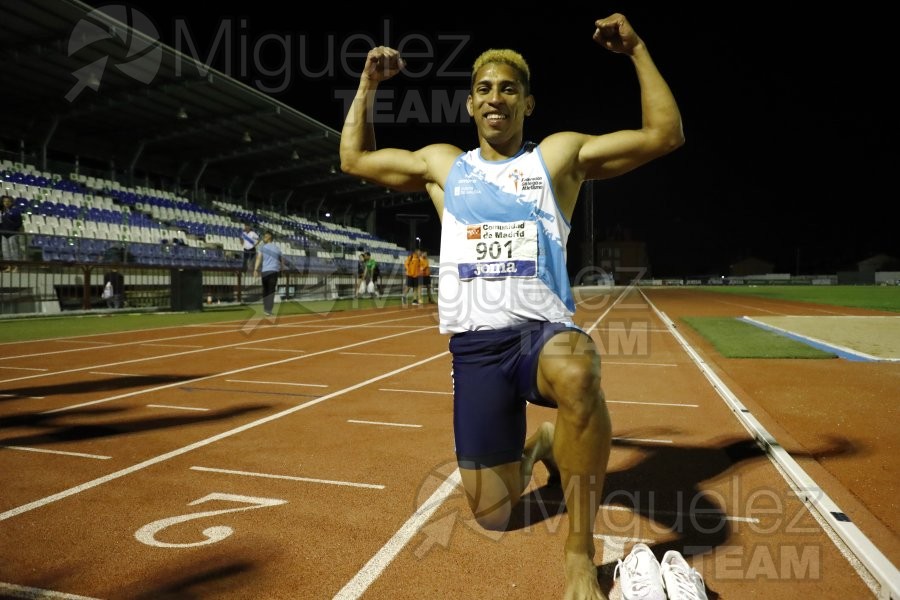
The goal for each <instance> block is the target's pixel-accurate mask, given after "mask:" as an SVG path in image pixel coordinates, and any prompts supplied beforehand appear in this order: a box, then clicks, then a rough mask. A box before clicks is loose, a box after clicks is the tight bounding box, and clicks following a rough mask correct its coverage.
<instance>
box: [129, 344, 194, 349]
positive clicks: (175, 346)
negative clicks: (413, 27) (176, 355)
mask: <svg viewBox="0 0 900 600" xmlns="http://www.w3.org/2000/svg"><path fill="white" fill-rule="evenodd" d="M141 346H152V347H154V348H203V346H199V345H197V344H141Z"/></svg>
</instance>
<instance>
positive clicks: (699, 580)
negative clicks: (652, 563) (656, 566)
mask: <svg viewBox="0 0 900 600" xmlns="http://www.w3.org/2000/svg"><path fill="white" fill-rule="evenodd" d="M660 570H661V572H662V579H663V583H665V585H666V593H667V594H668V595H669V600H708V599H707V597H706V584H704V583H703V576H702V575H700V573H698V572H697V569H695V568H693V567H692V566H691V565H689V564H688V563H687V561H686V560H684V557H683V556H682V555H681V553H680V552H678V551H677V550H669V551H668V552H666V553H665V554H664V555H663V559H662V566H661V567H660Z"/></svg>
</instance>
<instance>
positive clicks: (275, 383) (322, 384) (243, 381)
mask: <svg viewBox="0 0 900 600" xmlns="http://www.w3.org/2000/svg"><path fill="white" fill-rule="evenodd" d="M225 381H228V382H230V383H262V384H265V385H296V386H300V387H318V388H326V387H328V386H327V385H326V384H324V383H292V382H288V381H259V380H256V379H226V380H225Z"/></svg>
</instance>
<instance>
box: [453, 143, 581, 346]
mask: <svg viewBox="0 0 900 600" xmlns="http://www.w3.org/2000/svg"><path fill="white" fill-rule="evenodd" d="M570 230H571V226H570V224H569V222H568V221H567V220H566V218H565V216H563V214H562V213H561V212H560V210H559V206H558V204H557V202H556V197H555V196H554V194H553V186H552V184H551V181H550V176H549V174H548V173H547V168H546V166H545V165H544V160H543V158H542V156H541V151H540V149H539V148H538V147H537V145H535V144H531V143H528V144H525V145H524V146H523V147H522V150H520V151H519V153H518V154H516V155H515V156H513V157H511V158H508V159H506V160H501V161H496V162H491V161H486V160H484V159H483V158H481V151H480V150H479V149H475V150H470V151H469V152H465V153H463V154H461V155H460V156H459V157H458V158H457V159H456V161H455V162H454V164H453V167H452V168H451V170H450V175H449V176H448V177H447V181H446V182H445V185H444V214H443V218H442V231H441V254H440V270H439V273H440V285H439V287H438V290H439V302H438V313H439V316H440V331H441V332H442V333H459V332H463V331H477V330H481V329H501V328H505V327H511V326H514V325H518V324H521V323H525V322H527V321H551V322H556V323H566V324H569V325H571V324H572V315H573V314H574V312H575V301H574V299H573V297H572V289H571V286H570V285H569V276H568V273H567V271H566V241H567V239H568V237H569V232H570Z"/></svg>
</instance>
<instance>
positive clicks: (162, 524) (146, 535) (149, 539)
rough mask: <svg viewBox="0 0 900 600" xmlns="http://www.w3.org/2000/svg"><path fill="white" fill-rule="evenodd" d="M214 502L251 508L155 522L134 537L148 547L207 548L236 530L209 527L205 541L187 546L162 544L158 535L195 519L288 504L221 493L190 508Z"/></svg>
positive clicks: (203, 513) (275, 499)
mask: <svg viewBox="0 0 900 600" xmlns="http://www.w3.org/2000/svg"><path fill="white" fill-rule="evenodd" d="M213 500H224V501H226V502H240V503H243V504H249V505H250V506H241V507H238V508H224V509H221V510H209V511H205V512H196V513H189V514H186V515H179V516H177V517H169V518H167V519H160V520H159V521H153V522H152V523H147V524H146V525H144V526H143V527H141V528H140V529H138V530H137V531H135V532H134V537H135V538H137V540H138V541H139V542H142V543H144V544H147V545H148V546H157V547H160V548H193V547H194V546H205V545H207V544H215V543H216V542H221V541H222V540H224V539H225V538H227V537H228V536H230V535H231V534H232V533H234V529H232V528H231V527H228V526H227V525H218V526H215V527H207V528H206V529H204V530H203V535H205V536H206V539H205V540H202V541H199V542H188V543H185V544H172V543H169V542H161V541H159V540H158V539H156V534H157V533H159V532H160V531H162V530H163V529H165V528H166V527H171V526H172V525H177V524H179V523H185V522H187V521H193V520H194V519H203V518H205V517H214V516H216V515H224V514H226V513H231V512H240V511H243V510H253V509H254V508H263V507H266V506H278V505H279V504H285V503H287V500H279V499H278V498H254V497H253V496H238V495H236V494H222V493H219V492H213V493H212V494H209V495H208V496H204V497H202V498H200V499H199V500H194V501H193V502H191V503H190V504H188V506H196V505H197V504H203V503H204V502H211V501H213Z"/></svg>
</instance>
